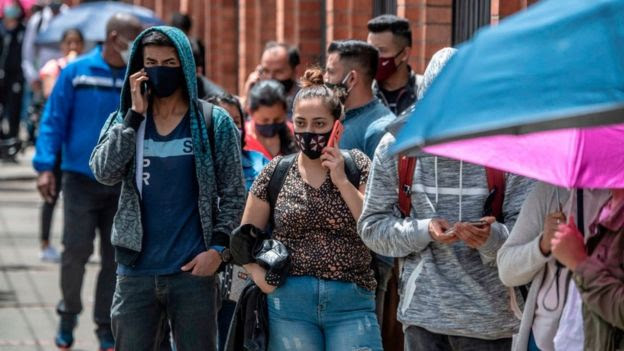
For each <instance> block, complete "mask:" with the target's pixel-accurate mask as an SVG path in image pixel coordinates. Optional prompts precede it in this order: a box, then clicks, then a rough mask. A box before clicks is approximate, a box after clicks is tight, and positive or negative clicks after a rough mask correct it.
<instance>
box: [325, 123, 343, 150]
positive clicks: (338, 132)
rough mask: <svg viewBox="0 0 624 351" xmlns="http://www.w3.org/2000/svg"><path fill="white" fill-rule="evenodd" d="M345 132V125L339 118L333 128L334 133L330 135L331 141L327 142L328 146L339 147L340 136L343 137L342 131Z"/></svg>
mask: <svg viewBox="0 0 624 351" xmlns="http://www.w3.org/2000/svg"><path fill="white" fill-rule="evenodd" d="M343 132H344V127H343V125H342V123H340V121H339V120H336V122H334V127H333V128H332V133H331V135H330V136H329V142H328V143H327V147H337V146H338V144H339V143H340V138H342V133H343Z"/></svg>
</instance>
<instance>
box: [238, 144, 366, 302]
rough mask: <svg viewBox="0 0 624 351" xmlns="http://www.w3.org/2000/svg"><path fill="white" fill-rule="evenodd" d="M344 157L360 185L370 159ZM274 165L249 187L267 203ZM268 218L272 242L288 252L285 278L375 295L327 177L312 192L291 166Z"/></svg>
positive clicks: (345, 211)
mask: <svg viewBox="0 0 624 351" xmlns="http://www.w3.org/2000/svg"><path fill="white" fill-rule="evenodd" d="M349 152H350V154H351V157H352V158H353V160H354V162H355V164H356V165H357V167H358V169H359V170H360V174H361V175H360V186H361V185H364V184H366V181H367V179H368V172H369V168H370V159H369V158H368V157H367V156H366V155H365V154H364V153H362V152H361V151H359V150H351V151H349ZM298 157H299V156H297V158H298ZM280 159H281V157H276V158H275V159H273V160H272V161H271V162H270V163H269V164H268V165H267V166H266V167H265V168H264V170H263V171H262V173H260V175H259V176H258V178H257V179H256V181H255V182H254V184H253V186H252V187H251V190H250V191H251V193H252V194H253V195H255V196H256V197H257V198H259V199H261V200H264V201H267V197H268V185H269V180H270V179H271V175H272V174H273V171H274V170H275V167H276V165H277V162H279V160H280ZM274 216H275V228H274V229H273V238H274V239H277V240H279V241H281V242H282V243H283V244H284V245H286V247H288V249H289V251H290V254H291V260H292V266H291V271H290V274H291V275H296V276H314V277H317V278H321V279H328V280H343V281H348V282H353V283H356V284H358V285H359V286H361V287H362V288H365V289H368V290H375V287H376V285H377V283H376V281H375V277H374V274H373V270H372V269H371V260H372V257H371V254H370V251H369V250H368V248H366V246H365V245H364V243H363V242H362V239H360V237H359V236H358V233H357V226H356V224H357V223H356V221H355V219H354V218H353V215H352V214H351V211H349V207H348V206H347V204H346V202H345V201H344V200H343V199H342V196H341V195H340V191H338V188H337V187H336V186H335V185H334V184H333V183H332V181H331V178H330V177H329V173H328V174H327V176H326V178H325V181H324V182H323V184H322V185H321V186H320V188H318V189H317V188H314V187H312V186H311V185H309V184H308V183H306V182H305V181H304V180H303V178H302V177H301V174H300V173H299V168H298V167H297V162H294V163H293V167H291V168H290V170H289V171H288V173H287V175H286V179H285V180H284V186H283V187H282V190H281V191H280V193H279V196H278V198H277V201H276V203H275V209H274Z"/></svg>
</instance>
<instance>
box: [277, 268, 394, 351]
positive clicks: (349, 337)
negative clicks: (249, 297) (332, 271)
mask: <svg viewBox="0 0 624 351" xmlns="http://www.w3.org/2000/svg"><path fill="white" fill-rule="evenodd" d="M267 304H268V310H269V350H271V351H282V350H284V351H286V350H306V351H316V350H318V351H321V350H328V351H329V350H340V351H350V350H354V351H356V350H357V351H365V350H375V351H377V350H382V346H381V333H380V331H379V324H378V323H377V316H376V315H375V292H374V291H368V290H366V289H363V288H361V287H359V286H358V285H357V284H355V283H348V282H342V281H334V280H324V279H318V278H315V277H310V276H304V277H296V276H291V277H288V279H286V283H285V284H284V285H283V286H281V287H279V288H277V289H276V290H275V291H274V292H273V293H271V294H269V295H268V297H267Z"/></svg>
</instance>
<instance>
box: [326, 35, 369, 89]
mask: <svg viewBox="0 0 624 351" xmlns="http://www.w3.org/2000/svg"><path fill="white" fill-rule="evenodd" d="M327 53H328V54H333V53H337V54H338V55H339V56H340V60H341V61H342V60H345V61H346V62H347V63H348V64H350V65H353V64H355V65H356V66H357V67H359V68H360V69H361V70H362V71H363V72H364V73H365V74H366V75H367V76H368V78H370V80H371V81H372V80H373V79H375V75H376V74H377V61H379V51H377V49H376V48H375V47H374V46H372V45H370V44H368V43H366V42H364V41H361V40H336V41H332V42H331V44H329V48H328V49H327Z"/></svg>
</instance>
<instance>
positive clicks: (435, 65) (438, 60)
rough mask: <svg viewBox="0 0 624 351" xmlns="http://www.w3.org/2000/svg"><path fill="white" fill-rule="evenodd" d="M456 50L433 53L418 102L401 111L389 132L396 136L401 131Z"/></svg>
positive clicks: (390, 126) (446, 49)
mask: <svg viewBox="0 0 624 351" xmlns="http://www.w3.org/2000/svg"><path fill="white" fill-rule="evenodd" d="M456 52H457V49H454V48H443V49H440V50H438V51H437V52H436V53H435V54H434V55H433V57H431V61H429V64H428V65H427V69H425V74H424V75H423V79H422V83H421V84H419V85H418V94H417V96H418V98H417V100H416V102H415V103H414V104H413V105H412V106H411V107H410V108H408V109H406V110H405V111H403V113H401V114H400V115H399V117H398V118H397V119H396V120H395V121H394V122H392V123H391V124H389V125H388V127H387V128H386V130H387V131H388V132H389V133H391V134H392V135H395V136H396V134H397V133H398V132H399V129H401V127H403V126H404V125H405V122H407V118H408V117H409V116H410V115H411V114H412V112H414V109H415V108H416V104H418V101H419V100H420V99H422V98H423V96H424V95H425V92H426V91H427V89H429V87H430V86H431V83H432V82H433V81H434V80H435V78H436V77H437V76H438V74H440V72H441V71H442V68H444V66H446V63H447V62H448V61H449V60H450V59H451V57H453V55H454V54H455V53H456Z"/></svg>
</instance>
